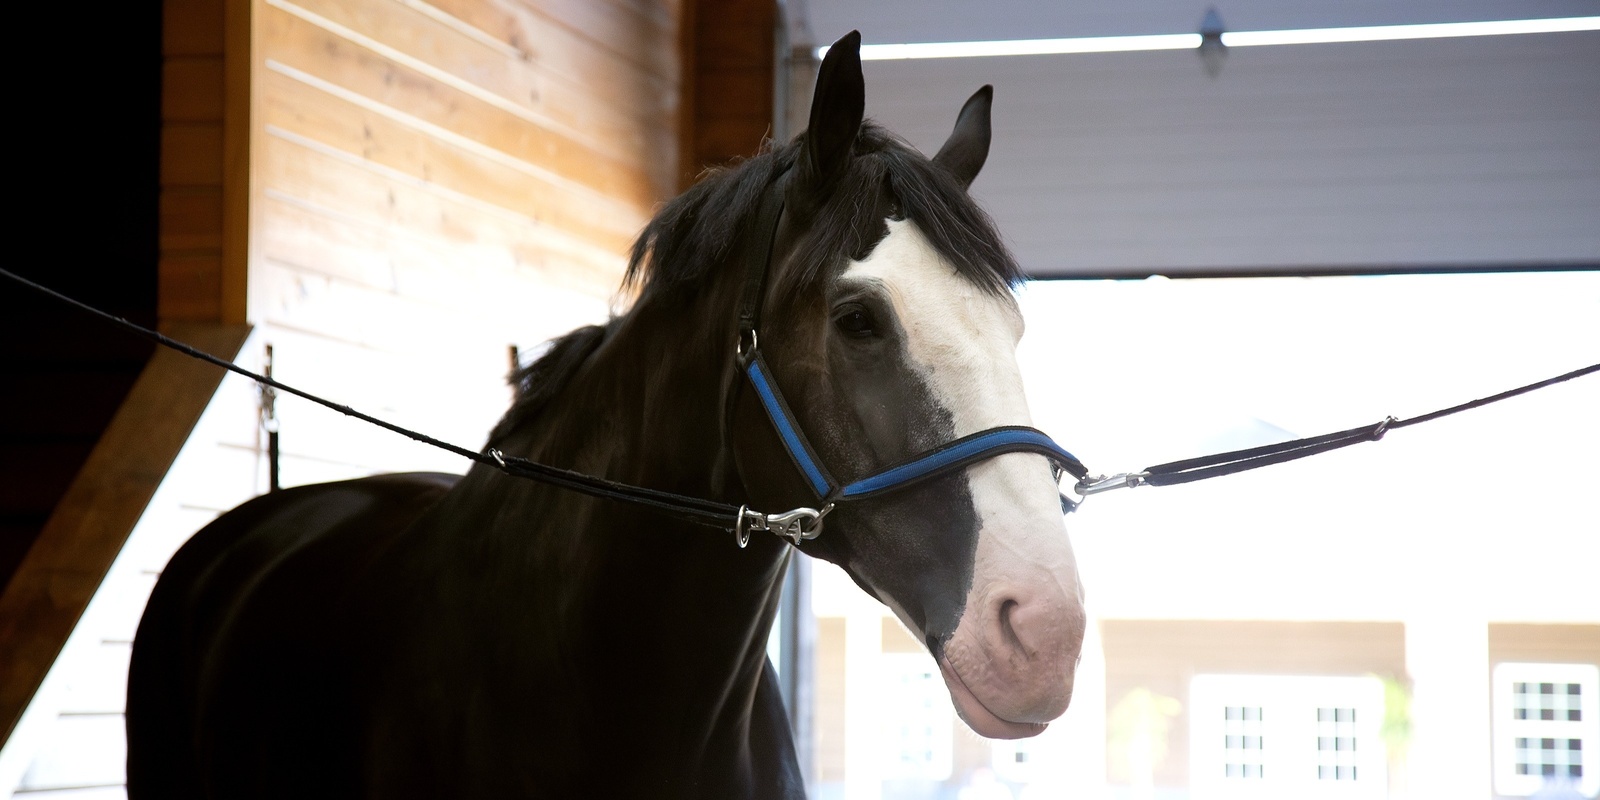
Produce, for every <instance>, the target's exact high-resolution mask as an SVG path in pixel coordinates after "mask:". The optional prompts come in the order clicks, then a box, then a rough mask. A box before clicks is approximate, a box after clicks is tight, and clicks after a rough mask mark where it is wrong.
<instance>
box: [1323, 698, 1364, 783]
mask: <svg viewBox="0 0 1600 800" xmlns="http://www.w3.org/2000/svg"><path fill="white" fill-rule="evenodd" d="M1355 779H1356V710H1355V709H1353V708H1338V707H1334V708H1318V709H1317V780H1324V781H1353V780H1355Z"/></svg>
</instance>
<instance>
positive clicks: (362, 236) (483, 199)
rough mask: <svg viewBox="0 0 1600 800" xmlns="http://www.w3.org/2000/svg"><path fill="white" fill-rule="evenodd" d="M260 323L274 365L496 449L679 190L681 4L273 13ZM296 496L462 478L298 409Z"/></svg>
mask: <svg viewBox="0 0 1600 800" xmlns="http://www.w3.org/2000/svg"><path fill="white" fill-rule="evenodd" d="M254 13H255V23H254V31H255V40H256V46H257V51H258V52H257V57H256V59H255V65H256V68H255V79H254V84H253V86H254V91H255V96H256V106H255V113H256V119H255V120H254V122H253V128H252V130H253V136H254V139H253V143H254V144H253V148H252V155H251V159H252V174H253V175H254V181H253V188H252V195H251V214H252V218H253V227H252V238H251V241H250V247H251V254H252V258H251V268H250V276H249V280H250V286H249V316H250V319H251V320H252V321H255V322H257V323H258V324H259V325H261V326H262V327H263V334H262V335H263V339H262V341H263V344H271V345H273V347H274V354H275V360H276V364H275V369H276V374H277V375H278V376H279V377H281V378H282V379H284V380H286V381H288V382H290V383H293V384H296V385H305V386H309V387H315V388H316V389H317V390H318V391H322V392H326V393H328V394H330V395H331V396H333V397H336V398H338V399H339V400H340V401H341V402H346V403H349V404H351V405H354V406H355V407H357V408H362V409H378V410H382V411H385V412H387V413H388V414H389V415H390V416H392V417H395V418H396V419H398V420H400V421H401V423H402V424H411V425H413V426H415V427H419V428H421V429H425V430H428V431H429V432H430V433H432V434H434V435H437V436H441V437H442V438H446V439H449V440H451V441H455V442H459V443H462V444H465V445H466V446H476V445H477V444H478V443H480V442H481V441H482V438H483V436H484V434H485V433H486V431H487V429H488V428H489V426H490V425H492V423H493V422H494V420H495V419H496V418H497V417H498V416H499V414H500V412H501V411H502V410H503V409H504V405H505V402H506V400H507V398H508V393H507V391H506V390H505V388H504V383H503V377H504V373H505V371H506V365H507V357H506V352H507V347H508V345H517V346H518V347H519V348H520V349H521V351H522V352H529V351H530V350H532V349H534V348H536V347H537V346H538V345H539V343H541V342H543V341H545V340H547V339H549V338H551V337H553V336H556V335H559V334H561V333H564V332H565V331H567V330H570V329H571V328H573V327H575V326H577V325H579V324H584V323H589V322H594V321H598V320H600V319H602V318H603V317H604V316H605V314H606V312H607V310H608V308H609V307H610V305H611V303H612V302H613V299H614V298H615V293H616V291H617V288H618V284H619V281H620V278H621V275H622V272H623V269H624V267H625V263H626V262H625V254H626V251H627V249H628V247H629V246H630V245H631V243H632V240H633V238H634V236H635V235H636V234H637V233H638V231H639V230H640V229H641V228H642V227H643V225H644V223H645V222H646V221H647V220H648V219H649V217H650V215H651V214H652V213H653V210H654V209H655V207H656V206H657V204H659V203H661V202H663V201H665V200H666V199H668V198H670V197H671V196H672V195H673V194H675V193H676V191H677V188H678V186H677V155H678V151H677V133H676V131H677V126H676V123H677V116H678V113H679V102H678V97H679V91H680V84H681V74H680V70H679V67H678V63H679V58H678V52H677V43H678V41H679V35H678V16H679V13H680V8H679V4H678V2H677V0H581V1H580V0H436V1H433V2H423V0H360V1H359V2H334V1H333V0H254ZM280 411H281V416H282V427H283V439H282V441H283V448H284V459H283V479H284V482H285V484H286V485H292V484H297V483H305V482H311V481H317V480H327V479H332V478H339V477H348V476H351V475H356V474H365V473H369V472H375V471H388V470H395V469H401V468H433V469H447V470H456V471H459V470H460V469H462V465H461V464H460V463H459V460H458V459H453V458H442V457H440V455H439V454H437V453H435V452H428V451H426V450H424V449H422V448H418V447H416V446H414V445H413V444H412V443H410V442H408V441H406V440H403V439H397V438H396V437H394V436H392V435H391V434H387V433H382V432H379V431H375V430H372V429H366V428H363V427H359V426H355V425H352V424H350V423H348V422H346V421H345V420H343V419H342V418H339V417H337V416H336V415H330V414H328V413H327V412H325V411H323V410H321V409H316V408H314V407H310V406H308V405H306V404H304V403H297V402H293V401H291V402H285V403H283V404H282V405H281V406H280Z"/></svg>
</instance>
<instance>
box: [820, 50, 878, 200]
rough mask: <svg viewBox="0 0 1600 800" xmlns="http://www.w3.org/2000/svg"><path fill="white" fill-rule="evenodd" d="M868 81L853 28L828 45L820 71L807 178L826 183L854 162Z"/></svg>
mask: <svg viewBox="0 0 1600 800" xmlns="http://www.w3.org/2000/svg"><path fill="white" fill-rule="evenodd" d="M866 104H867V93H866V82H865V81H864V80H863V79H862V77H861V34H860V33H859V32H857V31H851V32H849V33H847V34H845V35H844V36H842V37H840V39H839V41H837V42H834V43H833V46H832V47H829V48H828V54H827V55H826V56H824V57H823V59H822V67H821V68H820V69H819V70H818V71H817V91H816V93H815V94H813V95H812V97H811V122H810V125H809V127H808V128H807V132H806V150H805V160H806V164H805V167H806V168H805V172H804V174H805V177H807V178H809V179H810V182H812V183H813V185H816V186H822V185H826V184H827V183H829V182H831V181H832V180H833V178H834V177H836V176H837V175H839V174H840V173H841V172H843V171H844V168H845V165H846V164H848V163H850V149H851V147H852V146H853V145H854V144H855V141H856V134H857V133H859V132H860V130H861V117H862V114H864V113H865V111H866Z"/></svg>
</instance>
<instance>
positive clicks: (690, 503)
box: [0, 269, 746, 530]
mask: <svg viewBox="0 0 1600 800" xmlns="http://www.w3.org/2000/svg"><path fill="white" fill-rule="evenodd" d="M0 275H4V276H5V277H7V278H10V279H11V280H14V281H16V282H17V283H20V284H22V285H24V286H27V287H28V288H30V289H33V290H34V291H37V292H40V293H42V294H45V295H48V296H50V297H53V298H55V299H57V300H60V301H61V302H63V303H66V304H68V305H70V306H72V307H74V308H77V309H79V310H81V311H84V312H86V313H88V314H90V315H92V316H94V317H97V318H99V319H102V320H105V321H106V322H109V323H111V324H113V325H116V326H117V327H119V328H122V329H123V330H126V331H130V332H132V333H135V334H137V335H139V336H142V337H144V338H146V339H149V340H151V341H153V342H155V343H156V344H159V345H161V346H163V347H169V348H171V349H173V350H177V351H178V352H180V353H183V354H184V355H186V356H189V357H190V358H196V359H199V360H201V361H204V362H206V363H208V364H213V365H216V366H218V367H221V368H223V369H225V370H228V371H229V372H234V373H238V374H240V375H243V376H245V377H246V378H249V379H251V380H253V381H255V382H256V383H259V384H261V385H263V386H270V387H272V388H273V389H277V390H278V391H282V392H288V393H289V394H292V395H294V396H296V397H303V398H305V399H307V400H310V401H311V402H313V403H316V404H317V405H320V406H323V407H325V408H331V409H333V410H334V411H337V412H339V413H340V414H344V415H345V416H348V417H355V418H356V419H359V420H361V421H362V422H370V423H372V424H373V425H377V426H378V427H380V428H385V429H387V430H391V431H394V432H395V433H398V434H400V435H401V436H405V437H407V438H409V439H412V440H414V441H418V442H422V443H423V444H427V445H432V446H434V447H437V448H439V449H441V450H445V451H448V452H451V453H455V454H456V455H458V456H461V457H462V458H465V459H469V460H471V461H475V462H477V463H479V464H484V465H486V466H489V467H493V468H495V469H498V470H500V471H501V472H504V473H506V474H508V475H515V476H517V477H519V478H530V479H532V480H535V481H539V482H541V483H548V484H551V485H554V486H560V487H563V488H566V489H571V490H573V491H576V492H582V493H584V494H587V495H591V496H594V497H604V498H610V499H614V500H622V501H625V502H629V503H634V504H635V505H641V506H645V507H647V508H650V509H653V510H655V511H657V512H660V513H662V514H665V515H667V516H670V517H675V518H677V519H680V520H683V521H684V522H692V523H694V524H697V525H704V526H706V527H712V528H721V529H724V530H732V529H733V528H734V527H735V526H736V525H738V524H739V522H740V520H741V515H742V514H744V513H746V512H745V511H744V510H743V509H741V508H740V507H738V506H733V505H729V504H727V503H718V502H715V501H711V500H701V499H699V498H694V497H685V496H683V495H678V494H673V493H671V492H663V491H659V490H656V489H647V488H644V487H640V486H630V485H628V484H624V483H617V482H616V481H610V480H606V479H605V478H597V477H594V476H593V475H585V474H583V473H581V472H573V471H571V470H566V469H561V468H559V467H552V466H549V465H547V464H539V463H536V462H533V461H529V460H528V459H525V458H520V457H517V456H508V455H505V454H503V453H500V452H499V451H497V450H489V451H487V452H481V453H480V452H478V451H476V450H469V449H467V448H465V447H462V446H460V445H457V444H451V443H450V442H446V441H443V440H441V439H435V438H433V437H432V436H429V435H427V434H425V433H418V432H417V431H414V430H411V429H409V428H402V427H401V426H399V425H396V424H394V423H392V422H386V421H384V420H381V419H379V418H377V417H374V416H372V415H370V414H363V413H362V412H360V411H357V410H355V409H353V408H351V407H349V406H347V405H341V404H339V403H335V402H333V401H331V400H325V399H323V398H321V397H318V396H317V395H314V394H311V393H310V392H305V391H301V390H300V389H296V388H295V387H293V386H290V385H288V384H286V383H283V382H281V381H278V380H274V379H272V378H269V377H267V376H265V375H259V374H257V373H254V372H251V371H250V370H247V369H245V368H244V367H241V366H239V365H237V364H235V363H233V362H231V361H228V360H226V359H222V358H218V357H216V356H214V355H211V354H210V353H207V352H205V351H203V350H198V349H195V348H194V347H191V346H190V345H188V344H185V343H183V342H180V341H178V340H177V339H173V338H171V337H169V336H166V335H164V334H162V333H159V332H157V331H153V330H150V329H149V328H146V327H144V326H142V325H139V324H136V323H133V322H129V321H128V320H126V319H123V318H122V317H118V316H115V315H113V314H108V313H106V312H104V311H101V310H100V309H98V308H95V307H94V306H91V305H88V304H86V303H82V302H79V301H78V300H75V299H73V298H71V297H68V296H66V295H64V294H61V293H60V292H57V291H55V290H54V289H51V288H49V287H47V286H41V285H40V284H38V283H35V282H33V281H30V280H28V279H27V278H24V277H22V276H20V275H17V274H16V273H14V272H11V271H10V270H6V269H0Z"/></svg>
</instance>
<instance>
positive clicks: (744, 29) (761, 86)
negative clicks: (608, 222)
mask: <svg viewBox="0 0 1600 800" xmlns="http://www.w3.org/2000/svg"><path fill="white" fill-rule="evenodd" d="M777 24H778V6H777V3H775V2H773V0H685V2H684V4H683V20H682V28H681V36H682V41H681V46H682V49H683V76H684V77H683V87H682V90H681V91H682V98H683V99H682V105H681V108H682V109H683V111H682V112H681V113H682V118H681V119H680V120H679V136H680V144H679V148H680V149H679V152H680V156H679V172H680V175H679V182H680V188H688V187H689V186H691V185H693V184H694V182H695V180H696V178H698V177H699V175H700V173H701V171H702V170H703V169H705V168H706V167H707V166H714V165H720V164H726V163H728V162H729V161H732V160H733V159H736V158H744V157H748V156H751V155H754V154H755V153H756V152H758V151H759V150H760V148H761V146H762V143H763V142H764V141H765V140H766V138H767V137H768V136H769V135H770V134H771V131H772V104H773V70H774V68H775V62H776V47H777V45H776V44H775V42H776V36H777V28H776V26H777Z"/></svg>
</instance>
